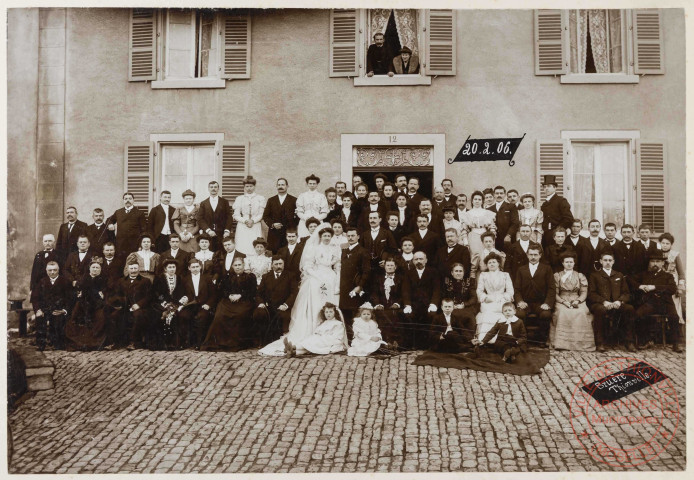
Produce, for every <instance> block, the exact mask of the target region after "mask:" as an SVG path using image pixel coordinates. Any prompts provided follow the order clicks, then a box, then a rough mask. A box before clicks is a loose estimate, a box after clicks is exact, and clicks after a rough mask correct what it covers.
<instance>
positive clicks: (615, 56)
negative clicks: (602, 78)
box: [608, 10, 623, 73]
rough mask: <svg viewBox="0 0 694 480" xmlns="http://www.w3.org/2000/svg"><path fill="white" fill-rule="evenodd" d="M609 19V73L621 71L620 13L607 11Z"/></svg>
mask: <svg viewBox="0 0 694 480" xmlns="http://www.w3.org/2000/svg"><path fill="white" fill-rule="evenodd" d="M608 14H609V18H610V71H611V72H615V73H618V72H621V71H622V55H623V49H622V11H621V10H608Z"/></svg>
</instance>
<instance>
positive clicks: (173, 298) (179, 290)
mask: <svg viewBox="0 0 694 480" xmlns="http://www.w3.org/2000/svg"><path fill="white" fill-rule="evenodd" d="M185 294H186V291H185V288H184V286H183V280H182V279H181V276H180V275H176V286H175V287H174V290H173V292H172V293H170V292H169V284H168V282H167V280H166V275H164V274H161V275H157V276H156V277H154V282H152V295H153V296H154V302H153V305H154V307H155V308H156V309H157V310H164V308H166V307H165V305H162V303H175V304H179V305H180V300H181V298H182V297H184V296H185ZM188 300H190V299H188Z"/></svg>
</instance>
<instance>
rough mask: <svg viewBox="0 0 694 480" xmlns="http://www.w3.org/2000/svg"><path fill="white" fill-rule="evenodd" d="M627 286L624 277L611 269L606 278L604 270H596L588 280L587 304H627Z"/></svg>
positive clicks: (628, 297)
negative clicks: (617, 302) (618, 302)
mask: <svg viewBox="0 0 694 480" xmlns="http://www.w3.org/2000/svg"><path fill="white" fill-rule="evenodd" d="M629 299H630V295H629V286H628V285H627V280H626V277H625V276H624V275H623V274H622V273H620V272H618V271H617V270H615V269H612V271H611V272H610V276H609V277H608V276H607V274H606V273H605V270H602V269H601V270H598V271H597V272H593V273H591V274H590V278H589V279H588V298H587V300H588V303H590V304H591V305H592V304H593V303H600V304H602V303H603V302H616V301H617V300H619V301H620V302H622V303H627V302H629Z"/></svg>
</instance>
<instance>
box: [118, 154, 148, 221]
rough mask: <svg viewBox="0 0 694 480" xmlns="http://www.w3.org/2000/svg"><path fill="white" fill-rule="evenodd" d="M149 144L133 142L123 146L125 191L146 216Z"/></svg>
mask: <svg viewBox="0 0 694 480" xmlns="http://www.w3.org/2000/svg"><path fill="white" fill-rule="evenodd" d="M153 152H154V149H153V146H152V143H151V142H133V143H130V144H128V145H126V146H125V191H126V192H130V193H132V194H133V196H134V197H135V206H136V207H137V208H138V209H140V210H142V211H143V212H144V213H145V214H147V212H148V210H149V207H150V195H151V192H152V173H151V172H152V159H153Z"/></svg>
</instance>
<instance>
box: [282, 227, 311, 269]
mask: <svg viewBox="0 0 694 480" xmlns="http://www.w3.org/2000/svg"><path fill="white" fill-rule="evenodd" d="M285 237H286V239H287V245H285V246H284V247H282V248H280V250H279V252H277V255H279V256H280V257H282V259H283V260H284V270H286V271H287V272H291V273H293V274H294V276H295V277H296V278H299V276H300V275H301V271H300V269H299V266H300V265H301V254H302V253H303V251H304V247H305V246H306V242H301V243H298V241H297V240H298V239H299V234H298V233H297V232H296V229H294V228H290V229H288V230H287V234H286V235H285Z"/></svg>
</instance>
